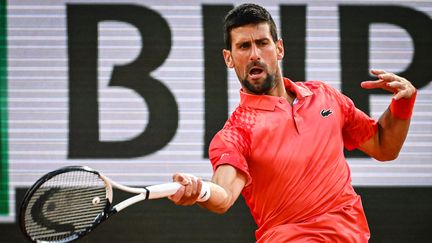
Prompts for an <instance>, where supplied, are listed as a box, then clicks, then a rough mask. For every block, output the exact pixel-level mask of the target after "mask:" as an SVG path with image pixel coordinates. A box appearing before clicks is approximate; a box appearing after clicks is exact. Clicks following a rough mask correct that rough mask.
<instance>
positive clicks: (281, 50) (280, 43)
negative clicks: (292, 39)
mask: <svg viewBox="0 0 432 243" xmlns="http://www.w3.org/2000/svg"><path fill="white" fill-rule="evenodd" d="M276 54H277V58H278V60H282V59H283V57H284V55H285V48H284V45H283V41H282V39H279V40H278V41H277V42H276Z"/></svg>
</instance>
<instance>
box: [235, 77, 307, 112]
mask: <svg viewBox="0 0 432 243" xmlns="http://www.w3.org/2000/svg"><path fill="white" fill-rule="evenodd" d="M284 85H285V89H286V90H289V91H291V92H293V93H294V94H295V95H296V97H297V100H302V99H304V98H306V97H307V96H310V95H312V94H313V93H312V91H311V90H310V89H309V88H308V87H307V86H306V85H304V83H303V82H296V83H294V82H293V81H291V80H290V79H288V78H284ZM281 99H283V98H281V97H278V96H272V95H254V94H248V93H246V92H243V90H240V106H243V107H251V108H255V109H261V110H267V111H274V109H275V107H276V105H277V104H278V103H279V101H280V100H281Z"/></svg>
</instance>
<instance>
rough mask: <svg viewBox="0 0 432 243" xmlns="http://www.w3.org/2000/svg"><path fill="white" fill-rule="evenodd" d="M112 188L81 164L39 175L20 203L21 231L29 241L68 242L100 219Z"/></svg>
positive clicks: (88, 230)
mask: <svg viewBox="0 0 432 243" xmlns="http://www.w3.org/2000/svg"><path fill="white" fill-rule="evenodd" d="M111 202H112V188H111V186H110V184H109V182H106V181H105V180H104V179H103V178H102V177H101V176H100V174H99V173H98V172H97V171H95V170H93V169H91V168H89V167H85V166H67V167H63V168H60V169H58V170H55V171H52V172H49V173H47V174H46V175H44V176H42V177H41V178H40V179H39V180H38V181H37V182H36V183H35V184H34V185H33V186H32V187H31V188H30V189H29V190H28V191H27V193H26V195H25V196H24V200H23V201H22V203H21V208H20V215H19V222H20V228H21V231H22V232H23V233H24V234H25V235H26V237H27V238H28V239H29V240H31V241H33V242H56V243H60V242H70V241H73V240H76V239H78V238H81V237H83V236H84V235H86V234H87V233H88V232H90V231H91V230H93V229H94V228H95V227H96V226H97V225H98V224H99V223H101V222H102V221H104V220H105V219H106V218H107V217H108V216H109V212H110V209H111Z"/></svg>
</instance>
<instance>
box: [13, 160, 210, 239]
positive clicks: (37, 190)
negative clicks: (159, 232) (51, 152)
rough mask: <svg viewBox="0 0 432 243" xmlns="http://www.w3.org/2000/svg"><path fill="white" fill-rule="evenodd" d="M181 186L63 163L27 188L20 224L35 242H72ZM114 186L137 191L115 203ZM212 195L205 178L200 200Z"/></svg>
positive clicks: (169, 193)
mask: <svg viewBox="0 0 432 243" xmlns="http://www.w3.org/2000/svg"><path fill="white" fill-rule="evenodd" d="M181 187H182V185H181V184H179V183H177V182H173V183H165V184H160V185H153V186H147V187H143V188H134V187H128V186H124V185H121V184H118V183H116V182H114V181H112V180H111V179H109V178H107V177H106V176H104V175H102V174H100V173H99V172H97V171H95V170H93V169H90V168H88V167H83V166H68V167H63V168H61V169H58V170H55V171H52V172H50V173H48V174H46V175H44V176H43V177H41V178H40V179H39V180H38V181H37V182H36V183H35V184H34V185H33V186H32V187H31V188H30V189H29V190H28V191H27V193H26V195H25V197H24V200H23V202H22V204H21V209H20V216H19V218H20V227H21V230H22V231H23V233H24V234H25V235H26V236H27V237H28V238H29V239H30V240H31V241H33V242H56V243H59V242H69V241H73V240H76V239H78V238H80V237H83V236H84V235H85V234H87V233H88V232H90V231H91V230H93V229H94V228H95V227H96V226H98V225H99V224H100V223H102V222H103V221H105V220H106V219H107V218H108V217H110V216H112V215H113V214H115V213H117V212H119V211H121V210H122V209H124V208H126V207H128V206H130V205H132V204H134V203H137V202H139V201H143V200H148V199H157V198H164V197H169V196H171V195H173V194H175V193H176V192H177V190H178V189H180V188H181ZM113 188H117V189H120V190H123V191H126V192H130V193H135V194H137V195H135V196H133V197H130V198H128V199H126V200H124V201H122V202H120V203H118V204H116V205H112V202H113ZM209 197H210V188H209V186H208V184H207V183H205V182H203V183H202V187H201V193H200V196H199V197H198V199H197V201H200V202H203V201H207V200H208V199H209Z"/></svg>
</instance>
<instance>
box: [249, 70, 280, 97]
mask: <svg viewBox="0 0 432 243" xmlns="http://www.w3.org/2000/svg"><path fill="white" fill-rule="evenodd" d="M241 83H242V85H243V87H244V88H245V89H246V90H248V91H249V92H251V93H253V94H256V95H261V94H267V93H268V92H269V91H270V90H272V89H273V87H274V86H275V75H272V74H269V73H267V77H266V78H265V79H264V82H263V83H262V84H259V85H254V84H252V83H251V82H250V81H249V80H248V79H247V77H246V78H245V79H243V80H241Z"/></svg>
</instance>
